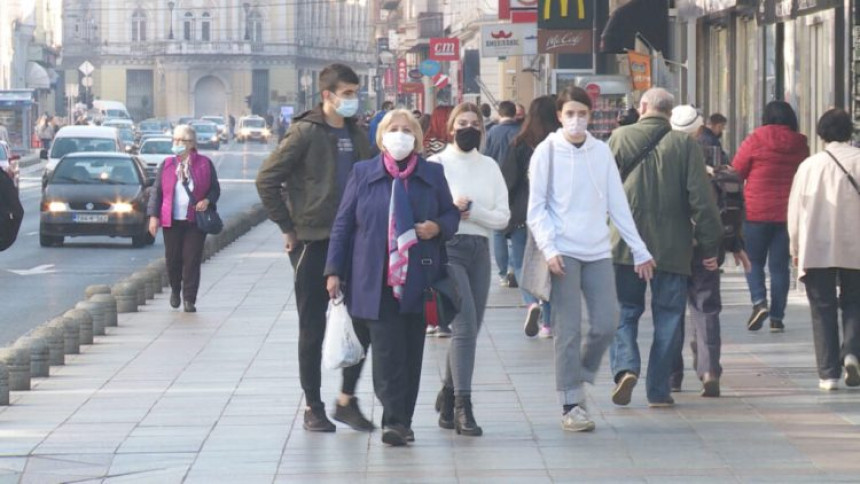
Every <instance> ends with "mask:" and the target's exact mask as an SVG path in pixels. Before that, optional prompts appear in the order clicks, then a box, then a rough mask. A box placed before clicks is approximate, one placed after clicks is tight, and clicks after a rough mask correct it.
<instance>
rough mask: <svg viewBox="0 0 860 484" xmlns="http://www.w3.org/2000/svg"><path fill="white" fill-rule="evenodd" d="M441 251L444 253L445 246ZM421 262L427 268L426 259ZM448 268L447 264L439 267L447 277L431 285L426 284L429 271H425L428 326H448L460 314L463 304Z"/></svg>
mask: <svg viewBox="0 0 860 484" xmlns="http://www.w3.org/2000/svg"><path fill="white" fill-rule="evenodd" d="M441 250H442V251H443V252H444V250H445V248H444V246H443V247H442V249H441ZM442 259H447V257H445V256H444V255H443V257H442ZM428 260H429V259H428ZM421 262H422V264H421V265H422V267H426V266H425V265H424V259H422V261H421ZM440 262H441V261H440ZM446 266H447V264H444V265H443V264H440V266H439V267H440V268H441V270H442V271H444V273H445V275H444V276H442V277H440V278H438V279H436V281H434V282H432V283H429V284H427V283H426V281H427V272H428V269H425V270H424V271H423V272H424V277H425V289H424V324H425V325H427V326H439V325H440V324H441V325H443V326H448V325H450V324H451V321H453V320H454V317H456V316H457V314H458V313H459V312H460V305H461V304H462V300H461V299H460V293H459V291H458V290H457V284H456V283H455V282H454V279H453V278H452V277H451V276H450V275H448V271H447V269H446Z"/></svg>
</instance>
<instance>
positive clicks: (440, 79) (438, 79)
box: [433, 72, 451, 89]
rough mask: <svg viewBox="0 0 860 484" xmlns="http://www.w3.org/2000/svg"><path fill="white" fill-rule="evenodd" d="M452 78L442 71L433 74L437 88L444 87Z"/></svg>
mask: <svg viewBox="0 0 860 484" xmlns="http://www.w3.org/2000/svg"><path fill="white" fill-rule="evenodd" d="M450 80H451V79H450V78H449V77H448V76H446V75H445V74H442V73H441V72H440V73H439V74H436V75H435V76H433V85H434V86H436V89H444V88H445V87H446V86H447V85H448V83H449V82H450Z"/></svg>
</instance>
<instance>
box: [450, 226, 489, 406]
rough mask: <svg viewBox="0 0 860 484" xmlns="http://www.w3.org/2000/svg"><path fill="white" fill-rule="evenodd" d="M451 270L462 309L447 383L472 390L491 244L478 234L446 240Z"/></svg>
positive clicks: (462, 392) (460, 391)
mask: <svg viewBox="0 0 860 484" xmlns="http://www.w3.org/2000/svg"><path fill="white" fill-rule="evenodd" d="M447 250H448V264H449V265H448V274H449V275H450V276H451V278H453V279H454V282H455V283H456V284H457V291H458V292H459V293H460V298H461V301H462V302H461V306H460V313H459V314H458V315H457V316H456V317H455V318H454V321H453V322H452V323H451V333H452V334H451V346H450V347H449V348H448V364H447V367H446V369H445V386H447V387H449V388H454V395H456V396H469V395H471V394H472V374H474V373H475V350H476V346H477V342H478V330H480V329H481V323H482V322H483V321H484V311H485V310H486V309H487V297H488V296H489V294H490V244H489V240H488V239H487V238H486V237H481V236H479V235H455V236H454V238H453V239H451V240H450V241H449V242H448V244H447Z"/></svg>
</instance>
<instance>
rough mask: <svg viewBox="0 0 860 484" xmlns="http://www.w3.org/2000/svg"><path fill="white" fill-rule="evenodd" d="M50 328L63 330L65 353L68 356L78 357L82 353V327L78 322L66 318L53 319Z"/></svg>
mask: <svg viewBox="0 0 860 484" xmlns="http://www.w3.org/2000/svg"><path fill="white" fill-rule="evenodd" d="M48 324H49V325H50V326H54V327H56V328H61V329H62V330H63V352H64V353H65V354H67V355H77V354H78V353H80V352H81V326H80V323H79V322H78V321H77V320H74V319H69V318H66V317H59V318H55V319H52V320H51V322H50V323H48Z"/></svg>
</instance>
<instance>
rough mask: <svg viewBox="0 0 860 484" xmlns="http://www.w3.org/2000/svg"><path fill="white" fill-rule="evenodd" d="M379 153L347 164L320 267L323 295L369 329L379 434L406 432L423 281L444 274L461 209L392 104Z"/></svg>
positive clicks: (419, 348) (419, 342)
mask: <svg viewBox="0 0 860 484" xmlns="http://www.w3.org/2000/svg"><path fill="white" fill-rule="evenodd" d="M376 144H377V145H378V146H379V148H380V150H381V153H380V154H379V155H378V156H377V157H376V158H373V159H370V160H367V161H362V162H359V163H357V164H355V166H354V167H353V169H352V173H351V174H350V177H349V181H348V182H347V185H346V191H345V193H344V195H343V199H342V201H341V204H340V208H339V210H338V214H337V217H336V218H335V222H334V227H333V228H332V232H331V240H330V242H329V250H328V260H327V262H326V269H325V274H326V276H328V280H327V287H328V291H329V295H330V296H331V297H332V298H335V297H337V296H338V295H339V294H340V291H341V289H343V291H344V293H345V297H346V304H347V307H348V308H349V312H350V314H351V315H352V317H353V318H354V319H356V320H360V321H362V322H363V323H366V324H367V326H368V327H369V328H370V341H371V344H372V345H373V352H372V354H373V386H374V389H375V391H376V396H377V397H379V400H380V401H381V402H382V406H383V413H382V426H383V434H382V441H383V442H384V443H386V444H389V445H394V446H398V445H406V442H407V441H411V440H413V439H414V434H413V433H412V429H411V426H412V415H413V413H414V412H415V402H416V400H417V398H418V387H419V384H420V380H421V361H422V357H423V353H424V330H425V324H424V318H423V310H424V301H425V290H426V289H427V288H428V287H429V286H430V284H432V283H434V282H435V281H436V280H437V279H440V278H442V277H444V275H445V273H444V263H445V261H446V259H447V258H446V256H445V253H444V247H445V241H447V240H448V239H450V238H451V237H452V236H453V235H454V233H456V232H457V227H458V224H459V220H460V213H459V211H458V210H457V207H456V206H455V205H454V202H453V200H452V198H451V192H450V189H449V188H448V183H447V182H446V181H445V174H444V172H443V169H442V166H441V165H438V164H435V163H428V162H427V161H425V160H424V159H423V158H422V157H421V156H420V155H419V154H418V151H419V150H420V147H421V146H423V140H422V132H421V127H420V125H419V124H418V122H417V121H416V120H415V118H414V117H413V116H412V113H410V112H409V111H406V110H394V111H391V112H389V113H388V114H386V115H385V117H384V118H383V119H382V121H381V122H380V124H379V127H378V129H377V132H376Z"/></svg>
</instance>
